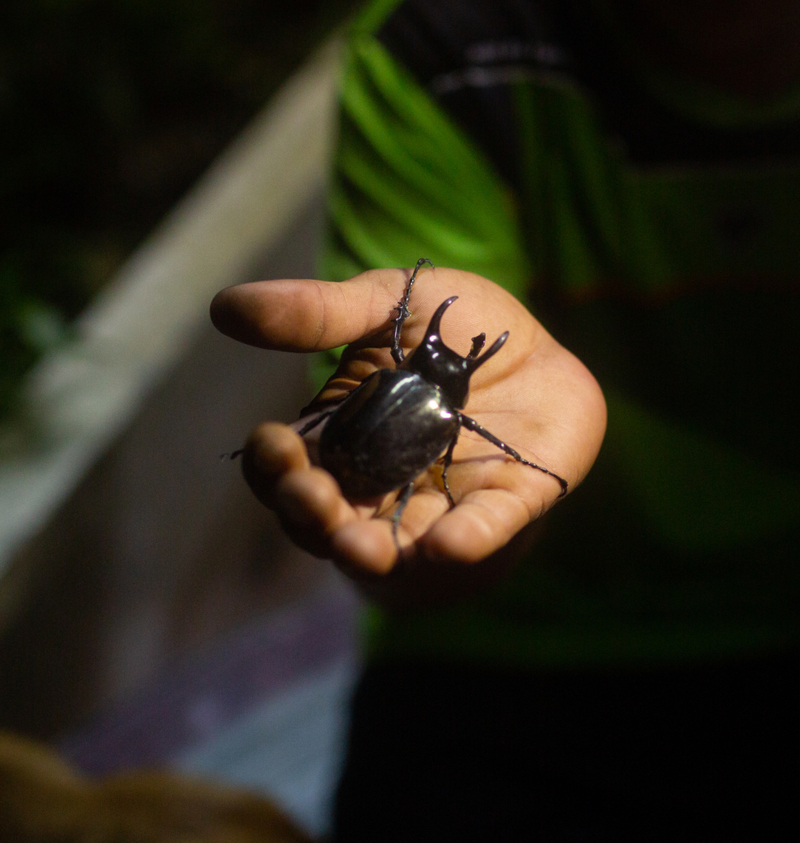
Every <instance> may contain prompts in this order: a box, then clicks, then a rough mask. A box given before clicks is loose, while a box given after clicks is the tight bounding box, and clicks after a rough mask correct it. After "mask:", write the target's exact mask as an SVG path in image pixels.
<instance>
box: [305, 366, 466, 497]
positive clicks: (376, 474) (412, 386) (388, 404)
mask: <svg viewBox="0 0 800 843" xmlns="http://www.w3.org/2000/svg"><path fill="white" fill-rule="evenodd" d="M458 428H459V415H458V412H457V411H456V410H455V409H454V408H453V407H452V406H451V405H450V403H449V402H448V401H447V399H446V398H445V397H444V395H443V394H442V391H441V389H439V388H438V387H437V386H435V385H434V384H432V383H430V382H429V381H427V380H425V378H423V377H422V376H421V375H419V374H417V373H416V372H409V371H405V370H396V369H381V370H380V371H377V372H375V373H374V374H372V375H371V376H370V377H369V378H367V379H366V380H365V381H364V382H363V383H362V384H361V385H360V386H359V387H358V388H357V389H355V390H354V391H353V392H352V393H351V394H350V395H349V396H348V397H347V399H346V400H345V401H344V403H343V404H342V405H341V406H340V407H338V408H337V409H336V410H335V412H333V413H332V415H331V416H330V418H329V419H328V420H327V422H326V424H325V427H324V428H323V429H322V434H321V435H320V441H319V458H320V463H321V465H322V467H323V468H324V469H326V470H327V471H329V472H330V473H331V474H332V475H333V476H334V477H335V478H336V480H337V481H338V483H339V485H340V486H341V489H342V492H343V493H344V494H345V495H346V496H348V497H351V498H369V497H373V496H376V495H383V494H386V493H387V492H391V491H393V490H395V489H398V488H400V487H401V486H405V485H406V484H407V483H410V482H411V481H412V480H413V479H414V478H415V477H416V476H417V475H418V474H420V473H421V472H423V471H424V470H425V469H426V468H428V466H430V465H431V464H432V463H434V462H435V461H436V460H437V459H438V458H439V457H440V456H441V455H442V454H443V453H444V451H445V450H446V448H447V446H448V445H449V444H450V442H451V441H452V439H453V437H454V436H455V435H456V433H457V431H458Z"/></svg>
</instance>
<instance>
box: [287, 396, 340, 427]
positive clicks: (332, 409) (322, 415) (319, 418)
mask: <svg viewBox="0 0 800 843" xmlns="http://www.w3.org/2000/svg"><path fill="white" fill-rule="evenodd" d="M348 394H349V393H348ZM344 397H345V398H347V395H345V396H344ZM337 403H338V402H337ZM336 409H337V407H329V408H328V409H327V410H323V411H322V412H321V413H320V414H319V415H318V416H317V417H316V418H315V419H311V421H310V422H307V423H306V424H304V425H303V426H302V427H301V428H300V430H298V431H297V432H298V433H299V434H300V435H301V436H305V435H306V433H308V432H309V431H310V430H313V429H314V428H315V427H316V426H317V425H318V424H320V423H321V422H323V421H325V419H327V418H328V416H332V415H333V413H334V412H335V411H336Z"/></svg>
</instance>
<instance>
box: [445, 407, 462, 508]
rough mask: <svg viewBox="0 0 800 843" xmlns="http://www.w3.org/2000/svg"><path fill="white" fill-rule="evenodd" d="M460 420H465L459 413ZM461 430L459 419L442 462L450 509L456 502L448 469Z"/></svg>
mask: <svg viewBox="0 0 800 843" xmlns="http://www.w3.org/2000/svg"><path fill="white" fill-rule="evenodd" d="M459 416H460V418H463V416H461V414H460V413H459ZM460 429H461V424H460V419H459V426H458V429H457V430H456V432H455V433H454V434H453V438H452V439H451V440H450V444H449V445H448V446H447V451H445V455H444V459H443V460H442V486H444V493H445V494H446V495H447V500H448V501H450V507H451V508H452V507H454V506H455V505H456V502H455V501H454V500H453V493H452V492H451V491H450V484H449V483H448V482H447V469H448V468H450V463H452V462H453V451H454V450H455V448H456V442H458V434H459V431H460Z"/></svg>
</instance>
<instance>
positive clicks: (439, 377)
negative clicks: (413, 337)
mask: <svg viewBox="0 0 800 843" xmlns="http://www.w3.org/2000/svg"><path fill="white" fill-rule="evenodd" d="M457 298H458V296H451V297H450V298H449V299H447V300H446V301H443V302H442V303H441V304H440V305H439V307H438V308H437V309H436V312H435V313H434V314H433V316H432V317H431V321H430V324H429V325H428V329H427V330H426V331H425V339H423V341H422V342H421V343H420V344H419V345H418V346H417V348H416V349H415V350H414V352H413V354H412V355H411V356H410V357H409V358H408V360H407V362H406V367H407V368H408V369H409V370H410V371H412V372H416V373H417V374H419V375H421V376H422V377H423V378H425V380H426V381H428V382H429V383H434V384H436V385H437V386H438V387H439V388H440V389H441V390H442V392H443V393H444V394H445V396H446V397H447V399H448V400H449V401H450V403H451V404H452V405H453V407H455V408H456V409H461V408H463V407H466V405H467V399H468V398H469V379H470V378H471V377H472V375H473V373H474V372H475V370H476V369H477V368H478V366H482V365H483V364H484V363H485V362H486V361H487V360H488V359H489V358H490V357H493V356H494V355H495V354H497V352H498V351H500V349H501V348H502V347H503V344H504V343H505V341H506V340H507V339H508V331H506V332H505V333H504V334H502V335H501V336H499V337H498V338H497V339H496V340H495V341H494V343H493V344H492V346H491V348H489V349H488V350H487V351H486V352H485V353H484V354H481V355H480V356H478V354H477V352H478V351H480V349H481V347H482V345H483V335H481V337H480V338H477V337H476V339H475V340H473V350H472V351H471V352H470V353H469V355H468V356H467V357H462V356H461V355H460V354H458V353H457V352H455V351H453V349H452V348H448V347H447V346H446V345H445V344H444V342H442V338H441V335H440V333H439V326H440V323H441V321H442V315H443V314H444V312H445V310H447V308H448V307H450V305H451V304H452V303H453V302H454V301H455V300H456V299H457ZM478 341H479V344H478Z"/></svg>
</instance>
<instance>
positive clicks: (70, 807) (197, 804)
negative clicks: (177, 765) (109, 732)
mask: <svg viewBox="0 0 800 843" xmlns="http://www.w3.org/2000/svg"><path fill="white" fill-rule="evenodd" d="M56 841H57V843H111V841H113V843H256V841H258V843H310V841H311V838H310V837H309V836H308V835H307V834H305V833H304V832H303V831H301V830H300V829H299V828H297V826H295V824H294V823H293V822H292V821H291V820H290V819H288V818H287V817H286V816H285V815H284V814H283V813H282V812H281V811H280V810H278V808H276V807H275V806H274V805H273V804H272V803H271V802H270V801H269V800H268V799H266V798H264V797H261V796H257V795H255V794H252V793H247V792H243V791H239V790H235V789H233V788H230V787H222V786H219V785H216V784H212V783H209V782H204V781H200V780H197V779H190V778H184V777H182V776H179V775H177V774H173V773H169V772H150V771H137V772H131V773H125V774H121V775H116V776H113V777H108V778H105V779H102V780H98V781H93V780H91V779H88V778H86V777H84V776H82V775H81V774H80V773H79V772H77V771H76V770H74V769H73V768H72V767H71V766H70V765H69V764H67V763H66V762H65V761H64V760H62V759H61V758H60V757H59V756H58V755H57V754H56V753H54V752H53V751H52V750H50V749H49V748H48V747H46V746H45V745H43V744H38V743H34V742H33V741H29V740H26V739H24V738H20V737H17V736H15V735H12V734H9V733H3V732H0V843H55V842H56Z"/></svg>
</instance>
